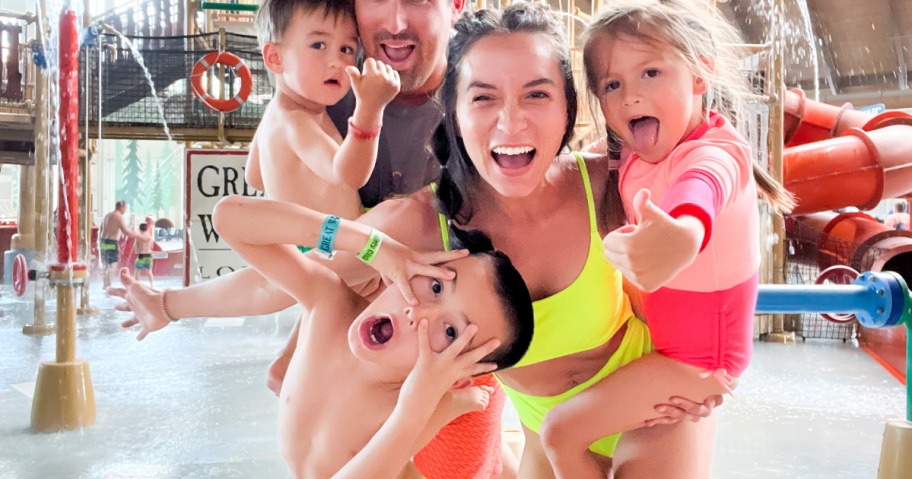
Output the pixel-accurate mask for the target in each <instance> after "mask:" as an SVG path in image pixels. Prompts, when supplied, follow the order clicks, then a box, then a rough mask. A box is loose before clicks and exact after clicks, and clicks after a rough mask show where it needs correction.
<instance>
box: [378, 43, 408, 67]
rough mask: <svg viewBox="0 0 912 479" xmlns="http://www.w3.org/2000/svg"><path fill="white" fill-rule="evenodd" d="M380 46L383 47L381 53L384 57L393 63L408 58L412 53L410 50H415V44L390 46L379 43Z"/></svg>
mask: <svg viewBox="0 0 912 479" xmlns="http://www.w3.org/2000/svg"><path fill="white" fill-rule="evenodd" d="M380 47H381V48H383V53H384V54H385V55H386V58H388V59H389V60H390V61H391V62H394V63H399V62H404V61H406V60H408V58H409V57H410V56H411V55H412V52H413V51H415V45H402V46H392V45H386V44H382V43H381V44H380Z"/></svg>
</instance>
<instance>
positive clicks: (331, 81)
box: [323, 78, 342, 88]
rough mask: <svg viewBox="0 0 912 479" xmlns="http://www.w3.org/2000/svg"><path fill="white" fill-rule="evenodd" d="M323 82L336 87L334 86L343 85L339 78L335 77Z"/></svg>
mask: <svg viewBox="0 0 912 479" xmlns="http://www.w3.org/2000/svg"><path fill="white" fill-rule="evenodd" d="M323 84H324V85H326V86H328V87H334V88H339V87H341V86H342V83H341V82H339V80H337V79H335V78H330V79H329V80H326V81H325V82H323Z"/></svg>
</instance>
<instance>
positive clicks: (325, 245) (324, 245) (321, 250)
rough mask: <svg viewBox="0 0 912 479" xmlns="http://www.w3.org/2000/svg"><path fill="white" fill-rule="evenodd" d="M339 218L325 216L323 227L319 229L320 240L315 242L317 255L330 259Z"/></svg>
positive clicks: (333, 252)
mask: <svg viewBox="0 0 912 479" xmlns="http://www.w3.org/2000/svg"><path fill="white" fill-rule="evenodd" d="M339 222H340V221H339V217H338V216H333V215H326V219H325V220H323V227H322V228H320V238H319V240H318V241H317V254H319V255H320V256H321V257H323V258H326V259H332V257H333V254H335V251H333V244H334V243H335V242H336V232H337V231H339Z"/></svg>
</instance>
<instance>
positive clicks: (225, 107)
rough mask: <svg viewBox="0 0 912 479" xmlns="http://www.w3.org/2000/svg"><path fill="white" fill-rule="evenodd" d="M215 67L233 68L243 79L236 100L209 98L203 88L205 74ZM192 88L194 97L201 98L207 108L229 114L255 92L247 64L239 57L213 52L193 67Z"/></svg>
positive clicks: (235, 96)
mask: <svg viewBox="0 0 912 479" xmlns="http://www.w3.org/2000/svg"><path fill="white" fill-rule="evenodd" d="M213 65H225V66H228V67H231V69H232V70H234V73H235V75H237V76H238V78H240V79H241V90H240V91H239V92H238V93H237V95H234V98H231V99H228V100H219V99H217V98H213V97H211V96H209V93H208V92H207V91H206V89H205V88H203V73H206V70H208V69H209V67H211V66H213ZM190 88H191V90H193V95H194V96H196V97H197V98H199V100H200V101H201V102H202V103H203V105H205V106H206V107H207V108H209V109H211V110H215V111H221V112H224V113H228V112H232V111H234V110H237V109H238V108H240V107H242V106H243V105H244V103H246V102H247V98H249V97H250V92H251V91H253V77H252V76H251V75H250V69H249V68H247V64H245V63H244V60H241V59H240V58H238V56H237V55H235V54H233V53H228V52H211V53H208V54H206V56H204V57H203V58H200V60H199V61H198V62H196V65H194V66H193V72H192V73H191V74H190Z"/></svg>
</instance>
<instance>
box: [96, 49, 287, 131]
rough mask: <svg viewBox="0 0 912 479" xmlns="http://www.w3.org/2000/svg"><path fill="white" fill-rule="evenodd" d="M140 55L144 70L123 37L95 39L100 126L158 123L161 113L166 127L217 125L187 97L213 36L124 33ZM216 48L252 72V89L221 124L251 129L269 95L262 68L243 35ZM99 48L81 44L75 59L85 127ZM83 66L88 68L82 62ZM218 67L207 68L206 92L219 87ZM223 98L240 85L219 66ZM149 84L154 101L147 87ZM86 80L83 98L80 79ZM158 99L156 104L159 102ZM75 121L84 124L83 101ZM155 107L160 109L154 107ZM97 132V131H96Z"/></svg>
mask: <svg viewBox="0 0 912 479" xmlns="http://www.w3.org/2000/svg"><path fill="white" fill-rule="evenodd" d="M127 38H128V39H129V41H130V42H132V43H133V45H134V47H135V49H136V51H137V52H138V54H139V55H140V56H141V57H142V58H143V61H144V64H145V67H146V68H147V69H148V74H147V72H146V71H144V69H143V68H142V66H141V65H140V63H139V62H138V61H137V59H136V58H135V57H134V54H133V52H132V51H131V49H130V47H129V46H128V45H127V44H126V42H125V41H123V40H120V39H118V37H116V36H114V35H108V34H105V35H102V37H101V42H102V48H101V62H102V69H101V80H102V81H101V116H102V119H103V125H102V128H103V129H104V128H105V127H124V126H133V127H161V126H162V116H164V119H165V121H167V123H168V126H169V127H170V128H171V129H176V128H217V127H218V117H219V114H218V112H215V111H212V110H210V109H208V108H206V107H205V106H203V105H202V103H200V101H199V100H198V99H196V98H195V97H194V96H193V93H192V91H191V89H190V75H191V72H192V70H193V67H194V65H195V64H196V62H197V61H198V60H199V59H201V58H202V57H203V56H205V55H206V54H207V53H210V52H214V51H219V50H220V48H219V34H217V33H213V34H203V35H191V36H182V37H127ZM225 38H226V39H225V45H224V48H222V50H224V51H227V52H230V53H233V54H235V55H237V56H238V57H240V58H241V59H242V60H243V61H244V63H246V64H247V67H248V68H249V69H250V72H251V74H252V76H253V91H252V93H251V94H250V97H249V98H248V100H247V102H246V103H245V104H244V106H242V107H241V108H240V109H239V110H236V111H234V112H231V113H226V114H225V127H226V128H236V129H251V130H253V129H256V127H257V125H258V124H259V122H260V119H261V118H262V116H263V113H264V111H265V109H266V105H267V103H268V102H269V100H270V99H271V98H272V91H273V89H272V87H271V86H270V84H269V77H268V75H267V71H266V66H265V65H264V64H263V57H262V54H261V53H260V51H259V48H258V46H257V39H256V37H254V36H249V35H237V34H231V33H229V34H226V36H225ZM98 61H99V48H98V45H97V44H96V45H95V46H93V47H91V48H88V49H87V48H83V49H82V50H81V51H80V57H79V68H80V71H79V85H80V98H81V99H86V100H87V101H88V117H89V118H88V121H89V126H90V127H94V126H96V125H97V124H98V115H99V108H98V103H99V92H98V87H99V82H98V75H99V73H98ZM87 65H88V71H86V66H87ZM218 70H219V68H218V67H213V68H210V69H209V74H207V75H206V76H205V77H204V79H205V81H204V87H205V88H207V91H208V92H209V94H210V95H212V96H214V97H215V96H217V94H218V91H219V88H220V86H219V80H218ZM224 72H225V90H226V91H227V95H226V96H225V98H231V97H233V96H234V95H235V94H236V93H237V91H238V90H239V89H240V86H241V83H240V78H238V77H237V76H236V75H235V73H234V71H233V70H232V69H231V68H228V67H225V68H224ZM150 79H151V82H152V83H154V85H155V90H156V93H157V96H158V100H159V101H156V98H155V96H154V95H153V94H152V89H151V87H150ZM86 81H88V85H89V89H88V97H87V98H86V89H85V82H86ZM159 102H160V103H159ZM80 106H81V107H80V125H85V122H86V118H85V115H86V104H85V103H81V105H80ZM159 107H160V108H161V111H160V110H159ZM102 131H103V130H102Z"/></svg>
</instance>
